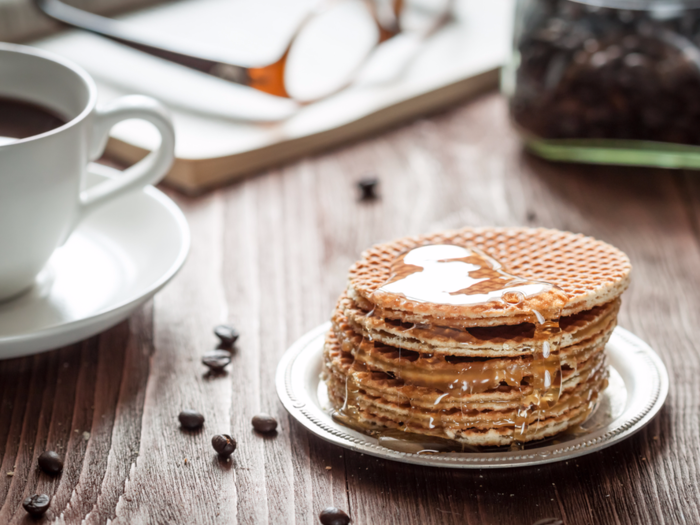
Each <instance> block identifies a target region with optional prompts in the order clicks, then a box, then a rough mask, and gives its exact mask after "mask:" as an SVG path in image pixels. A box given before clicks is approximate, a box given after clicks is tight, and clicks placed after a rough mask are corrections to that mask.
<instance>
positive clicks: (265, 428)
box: [253, 414, 277, 433]
mask: <svg viewBox="0 0 700 525" xmlns="http://www.w3.org/2000/svg"><path fill="white" fill-rule="evenodd" d="M253 428H254V429H255V430H257V431H258V432H264V433H267V432H274V431H275V430H277V420H276V419H275V418H274V417H272V416H271V415H269V414H258V415H257V416H255V417H254V418H253Z"/></svg>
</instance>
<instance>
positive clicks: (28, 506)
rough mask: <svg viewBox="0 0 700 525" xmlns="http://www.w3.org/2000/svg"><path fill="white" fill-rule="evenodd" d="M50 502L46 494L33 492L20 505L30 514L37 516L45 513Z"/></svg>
mask: <svg viewBox="0 0 700 525" xmlns="http://www.w3.org/2000/svg"><path fill="white" fill-rule="evenodd" d="M50 504H51V498H49V497H48V496H47V495H46V494H34V495H33V496H30V497H28V498H27V499H25V500H24V502H23V503H22V506H23V507H24V510H26V511H27V513H28V514H29V515H30V516H33V517H35V518H39V517H41V516H43V515H44V514H45V513H46V511H47V510H48V509H49V505H50Z"/></svg>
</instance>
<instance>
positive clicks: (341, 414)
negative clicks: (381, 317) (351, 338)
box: [334, 245, 566, 452]
mask: <svg viewBox="0 0 700 525" xmlns="http://www.w3.org/2000/svg"><path fill="white" fill-rule="evenodd" d="M546 293H553V294H554V296H557V297H559V298H560V299H561V298H565V297H566V296H565V294H564V293H563V291H561V290H560V289H559V288H557V287H556V286H554V285H552V284H550V283H546V282H542V281H534V280H529V279H523V278H521V277H518V276H516V275H512V274H510V273H508V272H506V271H505V270H504V269H503V266H502V265H501V264H500V263H499V262H498V261H496V260H495V259H493V258H492V257H489V256H488V255H486V254H485V253H483V252H481V251H479V250H477V249H474V248H465V247H461V246H455V245H427V246H421V247H418V248H414V249H413V250H410V251H408V252H406V253H404V254H402V255H401V256H399V257H398V258H397V259H396V260H395V261H394V262H393V264H392V267H391V275H390V278H389V279H388V281H387V282H386V283H385V284H384V285H382V286H381V287H380V288H379V289H378V290H377V291H376V292H375V294H390V295H392V296H400V297H403V298H406V299H409V300H411V301H415V302H421V303H434V304H441V305H450V306H457V307H459V306H472V305H479V304H485V303H489V302H495V301H501V302H503V303H506V305H510V306H515V307H519V308H520V309H521V310H522V313H524V314H525V318H526V319H527V321H529V322H530V323H532V324H533V325H534V337H533V338H532V343H531V344H530V352H531V358H530V359H527V360H526V361H523V360H520V361H518V364H517V365H514V366H511V367H508V366H505V367H504V366H500V367H494V366H489V364H488V361H481V362H480V361H478V360H473V361H467V362H465V363H463V366H461V367H460V370H459V372H458V377H457V380H455V379H454V377H447V378H445V379H443V380H441V379H440V378H437V377H436V378H434V380H432V381H430V383H431V384H430V385H425V384H424V385H421V383H423V381H420V380H419V379H417V378H419V377H420V376H419V375H418V374H413V373H410V372H416V371H414V370H411V368H410V367H409V368H407V369H405V370H406V371H407V372H409V373H406V374H404V375H403V376H402V374H401V370H400V369H397V370H394V371H393V374H394V376H395V377H396V378H397V379H401V380H402V381H404V383H405V384H406V385H411V386H431V387H436V386H437V387H438V389H439V391H441V392H442V393H443V395H442V396H441V397H440V398H439V400H440V399H442V398H443V397H444V396H455V397H457V396H458V395H461V394H463V393H464V392H467V393H478V392H484V391H488V390H491V389H495V388H498V386H499V385H500V384H502V383H505V384H508V385H511V386H512V385H515V386H517V387H518V388H519V390H520V392H521V395H522V397H521V400H520V408H519V409H518V410H517V415H516V417H515V418H513V420H512V421H505V422H500V424H507V425H512V427H513V434H512V442H513V444H514V446H517V447H520V446H522V445H521V444H522V443H523V442H524V441H526V440H527V438H530V437H532V435H534V434H535V433H536V431H537V426H538V425H537V424H532V423H531V421H532V420H534V421H537V422H538V421H539V420H540V418H541V416H543V415H544V412H545V411H547V410H548V409H551V408H552V407H554V406H555V405H556V404H557V402H558V401H559V398H560V395H561V385H562V370H561V359H560V356H559V344H560V341H561V329H560V328H559V318H560V315H561V308H562V307H563V304H565V302H564V303H563V304H562V306H561V307H560V308H551V309H549V310H548V311H547V316H546V317H545V316H544V315H543V314H542V313H540V312H539V311H536V310H534V309H532V308H530V307H528V306H527V303H528V301H526V299H529V298H533V297H536V296H540V295H542V294H546ZM560 302H561V301H560ZM368 315H370V316H371V315H374V314H373V312H370V313H369V314H368ZM420 330H421V331H424V333H425V331H427V332H428V333H431V332H432V333H435V334H443V335H444V333H445V327H440V326H432V325H421V326H420ZM452 330H454V329H450V331H452ZM397 350H398V352H399V360H400V361H401V359H402V355H401V354H402V349H401V348H397ZM362 351H363V348H362V344H361V345H360V350H359V352H360V353H361V352H362ZM407 353H408V352H407ZM415 353H416V352H410V354H411V355H415ZM430 358H431V356H427V359H430ZM367 370H368V369H367V367H366V365H365V364H364V363H363V362H362V360H361V359H355V361H354V363H353V365H352V368H351V370H350V372H349V374H348V378H347V381H346V395H345V403H344V406H343V407H342V408H341V409H340V410H339V411H338V412H336V413H335V414H334V417H335V418H336V419H338V420H340V421H341V422H343V423H344V424H346V425H348V426H350V427H352V428H355V429H357V430H360V431H362V432H365V433H370V434H373V435H375V436H377V437H378V438H379V440H380V443H383V444H385V445H386V446H388V447H390V448H396V449H400V450H404V451H405V450H406V447H407V446H408V445H406V443H410V446H408V448H409V449H411V450H413V449H414V448H416V446H418V448H420V447H421V446H423V447H424V450H425V451H426V452H430V451H444V450H445V449H446V448H447V449H450V450H455V446H454V442H452V443H450V440H443V439H440V438H433V437H430V436H425V435H421V431H422V428H421V427H412V425H411V420H412V419H415V418H413V417H410V416H409V417H408V418H406V419H407V421H406V422H405V424H404V425H403V427H402V430H401V431H395V430H388V431H387V430H383V431H377V430H376V429H374V428H373V427H371V426H369V425H365V424H363V423H362V422H361V421H360V419H359V409H358V395H359V393H360V391H361V385H360V384H359V382H358V381H357V373H358V372H363V371H367ZM436 383H437V385H436ZM406 404H407V405H408V406H409V407H410V412H411V413H412V412H414V411H421V410H423V409H422V408H420V407H416V406H415V404H414V402H413V400H412V399H410V398H406ZM463 411H464V407H463ZM443 412H444V411H443ZM449 426H450V421H449V418H447V417H446V416H445V417H441V418H440V420H439V421H434V418H433V419H431V421H430V424H429V428H431V429H432V428H438V427H443V428H447V427H449ZM383 438H385V439H383ZM402 438H403V439H402ZM402 441H403V442H402ZM459 448H461V449H462V450H464V447H462V446H461V445H459Z"/></svg>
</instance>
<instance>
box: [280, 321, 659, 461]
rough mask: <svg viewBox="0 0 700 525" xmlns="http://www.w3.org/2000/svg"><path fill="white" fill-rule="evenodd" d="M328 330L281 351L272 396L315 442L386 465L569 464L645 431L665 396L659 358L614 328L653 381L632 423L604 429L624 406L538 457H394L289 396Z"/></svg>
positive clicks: (508, 454)
mask: <svg viewBox="0 0 700 525" xmlns="http://www.w3.org/2000/svg"><path fill="white" fill-rule="evenodd" d="M330 325H331V323H330V322H326V323H323V324H322V325H320V326H317V327H316V328H314V329H313V330H310V331H309V332H307V333H306V334H304V335H303V336H302V337H300V338H299V339H298V340H297V341H295V342H294V343H293V344H292V345H291V346H290V347H289V348H288V349H287V351H286V352H285V353H284V355H283V356H282V358H281V359H280V361H279V363H278V366H277V370H276V374H275V385H276V389H277V395H278V397H279V399H280V401H281V403H282V405H283V406H284V408H285V409H286V410H287V412H288V413H289V414H290V416H292V418H294V419H295V420H296V421H297V422H299V423H301V424H302V426H304V427H305V428H306V429H307V430H309V431H310V432H311V433H313V434H315V435H316V436H318V437H320V438H321V439H324V440H325V441H328V442H330V443H333V444H335V445H338V446H341V447H343V448H346V449H349V450H353V451H355V452H359V453H361V454H367V455H371V456H375V457H380V458H383V459H389V460H392V461H399V462H403V463H411V464H417V465H422V466H432V467H441V468H467V469H489V468H517V467H527V466H534V465H541V464H546V463H553V462H558V461H563V460H569V459H572V458H576V457H579V456H583V455H586V454H591V453H593V452H597V451H600V450H603V449H604V448H607V447H609V446H612V445H614V444H616V443H619V442H621V441H623V440H625V439H627V438H629V437H630V436H632V435H633V434H635V433H636V432H638V431H639V430H641V429H642V428H643V427H645V426H646V425H647V424H648V423H649V422H650V421H651V420H652V419H653V418H654V416H656V414H657V413H658V412H659V410H661V408H662V406H663V404H664V402H665V401H666V397H667V395H668V389H669V378H668V371H667V370H666V367H665V365H664V363H663V361H662V360H661V358H660V357H659V355H658V354H657V353H656V352H655V351H654V350H653V349H652V348H651V347H650V346H649V345H648V344H647V343H646V342H645V341H643V340H642V339H641V338H639V337H637V336H636V335H634V334H633V333H632V332H630V331H628V330H626V329H624V328H622V327H619V326H618V327H616V328H615V331H614V334H615V335H616V336H618V337H620V338H621V339H622V340H623V342H625V343H627V344H628V345H630V346H631V347H633V348H635V349H636V351H637V352H638V353H641V354H642V355H643V356H644V357H645V358H647V364H648V365H649V369H650V370H652V371H653V372H655V375H654V378H655V379H656V384H655V385H654V387H655V388H654V389H653V391H652V392H651V393H650V396H649V401H648V402H647V403H646V404H645V405H644V407H643V408H642V409H640V410H638V412H637V413H636V414H635V415H634V416H633V417H632V418H630V419H628V420H627V421H625V422H624V423H622V424H620V425H619V426H616V427H615V428H613V429H611V430H607V429H608V428H610V427H611V426H612V425H615V424H616V422H618V421H619V420H620V419H621V418H622V417H623V416H624V415H625V413H626V412H627V411H628V410H629V407H626V409H625V410H624V411H623V413H622V414H620V416H618V417H617V418H616V419H615V420H613V421H612V422H611V423H609V424H608V425H606V426H605V427H603V428H601V429H597V430H595V431H592V432H591V433H590V434H586V435H584V436H582V437H581V438H580V439H575V440H571V441H568V442H566V443H563V444H561V445H551V446H549V447H547V448H548V449H549V448H552V447H554V449H553V450H552V451H551V452H548V453H547V454H546V455H545V454H543V453H542V452H539V453H538V452H537V451H536V450H533V451H531V452H529V453H528V451H525V452H524V453H523V452H519V451H515V452H511V451H507V452H506V451H504V452H494V453H484V455H483V456H482V455H480V454H479V453H474V452H471V453H470V452H465V453H452V454H439V455H419V454H413V453H407V452H398V451H394V450H391V449H388V448H386V447H382V446H380V445H378V444H375V443H372V442H371V441H369V440H373V439H374V438H371V437H369V436H366V435H364V434H361V433H359V432H356V431H354V430H351V429H347V428H346V427H342V426H340V425H338V424H335V423H333V424H334V425H335V427H336V428H333V427H329V426H328V423H326V422H324V421H320V420H318V419H317V417H316V416H315V415H314V414H311V413H310V410H308V409H305V406H306V402H304V401H303V400H301V399H298V398H297V397H296V396H295V392H293V390H292V374H291V372H292V367H293V365H294V363H295V362H296V359H297V358H298V357H299V356H300V355H301V354H302V353H303V351H304V350H305V349H306V348H307V347H308V346H309V345H310V344H312V343H313V342H314V341H315V340H316V339H318V338H320V337H322V336H323V334H325V332H326V331H327V330H328V329H329V327H330ZM307 394H308V393H307ZM328 419H330V416H328ZM375 441H376V440H375ZM486 454H488V455H486Z"/></svg>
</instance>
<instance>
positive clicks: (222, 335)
mask: <svg viewBox="0 0 700 525" xmlns="http://www.w3.org/2000/svg"><path fill="white" fill-rule="evenodd" d="M214 334H215V335H216V337H218V338H219V341H221V346H225V347H227V348H228V347H231V346H233V345H234V344H235V343H236V341H237V340H238V336H239V335H240V334H239V333H238V330H236V329H235V328H234V327H233V326H231V325H229V324H220V325H219V326H215V327H214Z"/></svg>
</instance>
